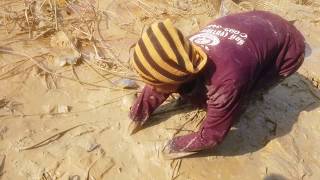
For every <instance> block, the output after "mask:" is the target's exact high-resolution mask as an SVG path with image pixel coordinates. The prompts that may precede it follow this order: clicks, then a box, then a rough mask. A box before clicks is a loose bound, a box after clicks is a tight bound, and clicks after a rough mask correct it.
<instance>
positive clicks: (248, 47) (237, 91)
mask: <svg viewBox="0 0 320 180" xmlns="http://www.w3.org/2000/svg"><path fill="white" fill-rule="evenodd" d="M190 41H191V42H193V43H195V44H197V45H198V46H200V47H202V48H203V50H204V51H205V52H206V53H207V55H208V63H207V65H206V66H205V68H204V69H203V71H201V72H200V73H199V74H197V76H196V78H195V80H192V81H191V82H187V83H185V84H183V85H182V86H181V88H180V90H179V93H180V94H181V96H182V97H183V98H185V99H188V100H190V101H191V103H193V104H195V105H198V106H199V105H200V106H202V107H204V108H206V110H207V116H206V119H205V120H204V121H203V124H202V125H201V127H200V129H199V130H198V131H197V132H194V133H191V134H188V135H185V136H179V137H175V138H174V139H173V140H171V141H170V148H171V150H172V151H173V152H182V151H186V152H187V151H198V150H202V149H207V148H211V147H213V146H214V145H216V144H217V143H219V142H221V141H222V140H223V138H224V137H225V135H226V134H227V132H228V131H229V129H230V127H231V125H232V123H233V122H234V120H235V119H236V118H238V117H239V110H240V108H239V107H240V105H241V104H242V103H243V101H244V99H245V97H247V96H248V95H249V94H250V93H251V92H252V91H253V90H255V89H257V88H259V87H260V86H261V85H264V86H263V87H265V86H267V85H268V84H270V83H272V82H275V81H279V80H280V79H283V78H285V77H287V76H289V75H291V74H292V73H294V72H295V71H296V70H297V69H298V68H299V67H300V65H301V64H302V62H303V56H304V48H305V44H304V38H303V36H302V35H301V33H300V32H299V31H298V30H297V29H296V28H295V27H294V26H293V25H291V24H290V23H289V22H288V21H286V20H284V19H283V18H281V17H279V16H277V15H274V14H271V13H268V12H264V11H253V12H245V13H240V14H234V15H229V16H225V17H221V18H219V19H216V20H214V21H213V22H211V23H209V24H208V25H207V26H206V27H204V28H203V29H202V30H200V31H199V32H198V33H196V34H194V35H192V36H191V37H190ZM168 96H169V94H162V93H158V92H155V91H153V90H152V89H151V88H150V87H148V86H146V87H145V88H144V90H143V92H142V94H141V95H140V96H139V97H138V99H137V100H136V102H135V104H134V105H133V107H132V108H131V112H130V118H131V119H132V120H133V121H140V122H141V123H144V122H145V121H146V120H147V119H148V118H149V116H150V114H151V113H152V112H153V111H154V110H155V109H156V108H157V107H158V106H160V105H161V104H162V103H163V102H164V101H165V100H166V99H167V97H168Z"/></svg>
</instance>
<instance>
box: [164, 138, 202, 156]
mask: <svg viewBox="0 0 320 180" xmlns="http://www.w3.org/2000/svg"><path fill="white" fill-rule="evenodd" d="M171 144H172V140H170V141H169V142H168V143H167V144H166V145H165V147H164V149H163V150H162V157H163V158H164V159H168V160H171V159H179V158H183V157H186V156H190V155H192V154H195V153H197V152H176V151H174V150H172V148H171Z"/></svg>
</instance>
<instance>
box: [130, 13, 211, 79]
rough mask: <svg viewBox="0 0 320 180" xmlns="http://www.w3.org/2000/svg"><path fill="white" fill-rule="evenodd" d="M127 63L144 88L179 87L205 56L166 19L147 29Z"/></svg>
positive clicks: (195, 70)
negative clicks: (150, 86) (149, 86)
mask: <svg viewBox="0 0 320 180" xmlns="http://www.w3.org/2000/svg"><path fill="white" fill-rule="evenodd" d="M130 62H131V64H132V66H133V67H134V69H135V70H136V71H137V72H138V74H139V75H140V76H141V77H142V79H143V80H144V81H145V82H146V83H147V84H150V85H162V84H181V83H183V82H185V81H186V80H188V77H190V76H192V75H193V74H196V73H197V72H199V71H200V70H201V69H202V68H203V67H204V66H205V64H206V62H207V55H206V54H205V53H204V51H203V50H202V49H201V48H200V47H198V46H196V45H194V44H192V43H191V42H190V41H189V40H186V39H185V38H184V36H183V35H182V33H181V32H180V31H179V30H178V29H177V28H175V27H174V26H173V24H172V22H171V21H170V20H169V19H167V20H165V21H163V22H160V23H155V24H153V25H151V27H149V28H147V30H146V31H145V32H144V33H143V34H142V36H141V38H140V39H139V41H138V42H137V44H136V45H135V47H134V54H133V58H132V59H131V61H130Z"/></svg>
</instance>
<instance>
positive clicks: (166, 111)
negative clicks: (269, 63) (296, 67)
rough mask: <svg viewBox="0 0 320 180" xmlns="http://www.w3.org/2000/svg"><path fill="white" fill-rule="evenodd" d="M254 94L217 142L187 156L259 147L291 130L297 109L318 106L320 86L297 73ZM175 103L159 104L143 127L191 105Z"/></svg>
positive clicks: (229, 153)
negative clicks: (317, 86)
mask: <svg viewBox="0 0 320 180" xmlns="http://www.w3.org/2000/svg"><path fill="white" fill-rule="evenodd" d="M255 94H256V95H254V96H253V97H254V98H251V99H250V101H249V104H248V106H247V108H246V109H245V111H244V113H243V114H242V115H241V117H240V118H239V119H238V120H237V121H236V123H234V125H233V127H232V128H231V130H230V132H229V133H228V135H227V136H226V138H225V139H224V141H223V142H222V143H221V144H220V145H218V146H216V147H215V148H214V149H212V150H206V151H203V152H201V153H198V154H195V155H192V156H190V157H189V158H195V157H205V156H237V155H243V154H247V153H252V152H255V151H258V150H259V149H261V148H263V147H264V146H265V145H266V144H267V143H268V142H269V141H270V140H272V139H275V138H278V137H281V136H284V135H286V134H288V133H290V131H291V130H292V127H293V125H294V124H295V122H296V121H297V119H298V116H299V114H300V112H302V111H306V112H308V111H312V110H313V109H315V108H317V107H319V106H320V101H319V97H320V90H318V89H317V88H315V87H313V86H312V82H311V81H309V80H307V79H306V78H305V77H304V76H302V75H300V74H298V73H295V74H294V75H292V76H290V77H289V78H287V79H285V80H284V81H283V82H281V83H280V84H279V85H277V86H276V87H274V88H272V89H270V90H268V91H267V92H264V93H263V94H261V93H260V95H257V94H259V93H255ZM175 103H176V102H172V103H169V104H166V105H163V106H161V107H160V108H159V109H158V110H157V111H156V112H155V113H154V115H153V116H152V119H150V121H148V123H147V124H145V126H144V128H149V127H151V126H154V125H157V124H159V123H161V122H163V121H165V120H167V119H168V118H170V117H171V116H173V115H176V114H182V113H187V112H190V111H191V110H192V109H193V108H192V107H191V106H188V105H183V107H181V106H179V107H176V106H175ZM196 130H197V129H194V131H196Z"/></svg>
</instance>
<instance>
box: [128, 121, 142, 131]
mask: <svg viewBox="0 0 320 180" xmlns="http://www.w3.org/2000/svg"><path fill="white" fill-rule="evenodd" d="M141 128H142V123H141V122H139V121H132V120H131V122H130V123H129V126H128V132H129V134H130V135H132V134H135V133H136V132H138V131H139V130H141Z"/></svg>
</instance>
